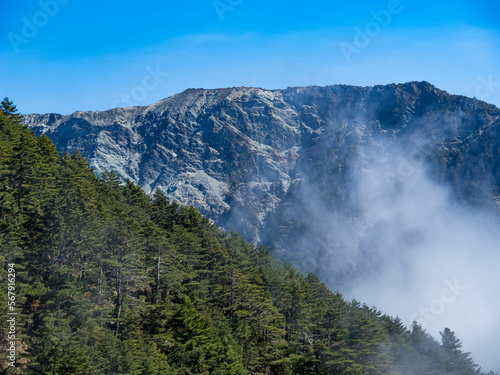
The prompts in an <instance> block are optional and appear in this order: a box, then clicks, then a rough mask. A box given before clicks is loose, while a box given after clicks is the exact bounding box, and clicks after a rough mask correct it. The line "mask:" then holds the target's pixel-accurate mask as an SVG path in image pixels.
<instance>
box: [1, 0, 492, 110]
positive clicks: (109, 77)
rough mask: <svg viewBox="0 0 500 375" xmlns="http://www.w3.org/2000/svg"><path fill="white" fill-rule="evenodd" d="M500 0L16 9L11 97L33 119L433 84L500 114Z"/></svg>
mask: <svg viewBox="0 0 500 375" xmlns="http://www.w3.org/2000/svg"><path fill="white" fill-rule="evenodd" d="M499 15H500V2H498V1H497V0H495V1H477V2H473V1H463V0H455V1H427V0H400V1H398V0H390V1H356V2H340V1H339V2H336V1H332V0H329V1H323V0H317V1H314V0H311V1H309V2H305V1H300V2H298V1H286V2H285V1H274V2H271V1H269V0H266V1H264V0H216V1H214V0H200V1H197V0H189V1H188V0H185V1H182V2H181V1H167V0H163V1H143V2H138V1H132V0H121V1H111V0H108V1H95V0H88V1H85V2H84V1H78V0H41V1H23V2H17V3H16V2H9V3H8V4H4V5H3V7H2V13H1V15H0V21H1V22H0V72H1V73H0V96H1V97H4V96H8V97H9V98H11V99H13V100H14V102H15V103H16V104H17V106H18V108H19V109H20V111H21V112H22V113H47V112H57V113H62V114H69V113H72V112H74V111H77V110H106V109H109V108H112V107H117V106H130V105H147V104H151V103H153V102H155V101H157V100H160V99H163V98H165V97H168V96H170V95H173V94H175V93H178V92H181V91H183V90H185V89H187V88H193V87H194V88H198V87H203V88H218V87H231V86H258V87H263V88H268V89H274V88H286V87H288V86H304V85H332V84H338V83H342V84H353V85H362V86H369V85H374V84H387V83H393V82H394V83H399V82H408V81H421V80H426V81H429V82H431V83H432V84H434V85H436V86H437V87H439V88H441V89H443V90H446V91H448V92H449V93H451V94H461V95H467V96H471V97H473V96H476V97H477V98H478V99H482V100H485V101H487V102H489V103H493V104H496V105H497V106H500V28H499V25H500V17H499Z"/></svg>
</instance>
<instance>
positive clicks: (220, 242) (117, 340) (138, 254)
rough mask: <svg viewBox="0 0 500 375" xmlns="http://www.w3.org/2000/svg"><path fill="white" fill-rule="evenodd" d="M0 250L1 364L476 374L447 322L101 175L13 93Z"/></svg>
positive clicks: (1, 129)
mask: <svg viewBox="0 0 500 375" xmlns="http://www.w3.org/2000/svg"><path fill="white" fill-rule="evenodd" d="M0 247H1V251H0V263H1V268H0V280H1V288H2V292H1V293H0V314H1V316H2V319H1V320H0V322H1V323H0V331H1V332H0V337H1V348H0V350H1V351H2V353H5V352H6V350H7V347H8V340H7V335H8V331H9V324H8V322H7V318H6V317H7V313H8V307H9V305H8V300H9V299H8V298H9V297H8V294H7V290H8V282H9V280H8V277H7V275H8V269H9V268H14V270H15V275H16V278H15V303H16V305H15V311H16V312H17V313H18V315H17V317H16V330H17V331H16V342H17V344H18V346H17V351H16V362H15V366H16V367H9V366H8V362H7V361H6V360H5V356H2V357H1V366H0V368H1V371H2V373H6V374H21V373H22V374H59V375H61V374H72V375H75V374H96V375H101V374H137V375H139V374H141V375H146V374H149V375H153V374H370V375H372V374H405V375H406V374H436V375H437V374H440V375H441V374H457V375H458V374H464V375H468V374H481V370H480V369H478V366H477V365H476V364H474V362H473V360H472V358H471V356H470V353H464V352H462V351H461V349H460V348H461V342H460V340H459V339H458V338H456V337H455V334H454V333H453V331H451V330H450V329H448V328H446V329H443V332H442V342H441V343H439V342H437V341H436V340H435V339H433V338H432V337H431V336H429V335H428V334H427V333H426V332H425V331H424V330H423V329H422V328H421V327H420V326H419V325H417V324H414V325H413V326H412V327H411V328H409V329H408V328H407V327H405V326H404V325H403V324H402V322H401V321H400V320H399V319H398V318H393V317H390V316H387V315H384V314H383V313H382V312H381V311H379V310H377V309H376V308H372V307H369V306H367V305H364V304H362V303H360V302H357V301H346V300H345V299H344V298H343V296H342V295H341V294H340V293H338V292H337V293H334V292H331V291H330V290H328V289H327V288H326V287H325V285H324V284H323V283H322V282H321V281H320V280H319V279H318V278H317V277H316V276H315V275H313V274H309V275H307V276H304V275H302V274H300V273H299V272H297V270H296V269H295V268H293V267H292V266H290V265H289V264H283V263H281V262H278V261H277V260H276V259H275V258H274V257H273V256H272V254H271V253H270V251H269V249H268V248H265V247H259V248H256V247H255V246H253V245H251V244H249V243H248V242H246V241H244V240H243V239H242V238H241V237H240V236H239V235H238V234H236V233H226V232H223V231H221V230H219V229H218V228H217V227H216V226H214V225H213V224H211V223H210V221H209V220H208V219H207V218H206V217H204V216H202V215H201V214H200V212H199V211H198V210H196V209H195V208H193V207H190V206H179V205H177V204H176V203H173V202H169V201H168V200H167V198H166V197H165V195H164V194H163V193H161V192H160V191H157V192H156V193H155V194H154V197H153V199H150V198H149V196H147V195H146V194H145V193H144V192H143V191H142V190H141V189H140V188H139V187H138V186H136V185H135V184H133V183H132V182H130V181H127V182H126V183H125V184H123V183H121V182H120V179H119V178H118V177H117V176H116V175H115V174H113V173H110V172H104V173H103V174H102V176H101V177H100V178H98V177H96V175H95V174H94V173H93V171H92V169H90V168H89V164H88V162H87V161H86V160H85V159H84V158H83V157H82V156H81V154H79V153H78V152H73V153H71V154H68V153H64V154H62V155H59V154H58V152H57V150H56V148H55V146H54V144H53V143H52V142H51V141H50V139H49V138H47V137H46V136H41V137H36V136H35V134H34V133H33V132H32V131H31V130H30V129H29V128H28V127H26V126H23V125H21V118H20V116H19V115H18V114H17V111H16V108H15V106H14V105H13V104H12V102H10V101H8V100H7V99H5V100H4V101H3V102H2V111H0ZM9 264H10V265H12V264H15V266H14V267H8V265H9ZM490 374H492V373H490Z"/></svg>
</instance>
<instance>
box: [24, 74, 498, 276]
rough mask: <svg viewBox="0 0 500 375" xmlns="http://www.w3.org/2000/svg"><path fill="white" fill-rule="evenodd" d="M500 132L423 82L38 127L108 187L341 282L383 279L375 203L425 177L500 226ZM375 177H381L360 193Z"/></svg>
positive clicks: (91, 115)
mask: <svg viewBox="0 0 500 375" xmlns="http://www.w3.org/2000/svg"><path fill="white" fill-rule="evenodd" d="M499 119H500V110H499V109H498V108H496V107H495V106H493V105H489V104H487V103H485V102H482V101H478V100H475V99H471V98H467V97H463V96H454V95H449V94H448V93H446V92H444V91H442V90H439V89H438V88H436V87H434V86H433V85H431V84H429V83H427V82H410V83H406V84H390V85H385V86H374V87H354V86H346V85H335V86H328V87H314V86H313V87H296V88H288V89H285V90H264V89H260V88H247V87H239V88H226V89H216V90H205V89H189V90H186V91H184V92H182V93H180V94H177V95H174V96H172V97H169V98H167V99H164V100H161V101H159V102H157V103H155V104H152V105H150V106H144V107H133V108H117V109H111V110H109V111H104V112H76V113H73V114H71V115H67V116H62V115H59V114H45V115H39V114H33V115H27V116H25V118H24V122H25V124H27V125H28V126H29V127H31V128H32V129H33V130H34V131H35V133H36V134H38V135H40V134H46V135H47V136H48V137H49V138H50V139H52V140H53V141H54V142H55V144H56V145H57V148H58V149H59V150H60V151H63V150H68V151H69V150H71V149H77V150H79V151H80V152H81V153H82V154H83V156H84V157H85V158H87V159H88V160H89V162H90V165H91V167H93V168H94V170H95V171H96V173H97V174H98V175H100V174H102V173H103V171H104V170H112V171H114V172H116V173H117V174H118V175H119V176H120V177H121V178H122V179H124V180H125V179H130V180H132V181H134V182H135V183H137V184H138V185H139V186H141V187H142V188H143V189H144V190H145V191H146V193H148V194H152V193H153V192H154V191H155V190H156V189H161V190H162V191H163V192H165V194H166V196H167V197H168V199H170V200H174V201H177V202H180V203H182V204H189V205H193V206H195V207H196V208H198V209H199V210H200V211H201V212H202V213H203V214H204V215H206V216H207V217H209V218H210V219H211V220H213V221H214V222H215V223H216V224H217V225H218V226H220V227H223V228H226V229H228V230H229V229H231V228H232V227H233V228H235V229H236V230H237V231H238V232H239V233H241V234H242V235H243V236H244V237H245V238H246V239H247V240H250V241H253V242H254V243H259V242H261V241H262V242H263V243H265V244H268V245H272V247H273V249H274V251H275V253H276V254H277V255H278V256H279V257H281V258H282V259H285V260H289V261H291V262H292V263H294V264H295V265H296V266H297V267H299V269H301V270H302V271H305V272H309V271H312V272H316V273H318V274H319V275H320V276H325V275H326V274H328V275H329V277H332V276H331V275H332V274H333V275H334V281H337V282H341V281H343V280H345V279H347V280H350V279H352V278H355V277H357V275H358V274H359V272H360V270H361V269H363V270H364V272H376V266H374V264H376V263H377V261H376V259H375V258H376V256H375V255H373V253H374V251H373V249H371V248H370V250H369V251H371V253H370V254H368V255H369V257H370V262H369V263H370V264H366V265H365V266H363V262H364V263H367V262H366V259H367V254H366V251H365V250H366V249H365V248H366V246H364V245H363V244H364V243H366V238H367V237H366V236H367V234H368V235H369V233H370V232H373V231H375V232H378V229H377V228H378V227H377V225H378V223H379V222H380V220H379V218H378V217H374V216H373V215H371V214H370V213H369V212H368V211H369V209H368V208H367V207H366V202H368V201H370V202H371V201H372V200H375V201H376V200H377V199H388V196H387V192H388V191H391V192H392V193H391V194H393V193H394V191H395V189H396V191H397V190H398V189H400V188H401V186H402V185H404V183H405V182H407V181H409V179H408V177H409V175H412V174H414V175H416V174H415V173H414V171H415V170H419V168H420V167H421V165H422V164H423V165H425V175H426V176H428V178H429V179H430V180H431V181H433V183H436V184H439V185H443V186H448V187H449V189H450V190H451V194H452V195H453V199H454V201H456V202H459V203H460V204H461V205H465V206H470V207H475V208H480V209H485V210H487V211H488V212H491V213H493V214H497V213H498V208H499V206H498V204H497V202H500V168H499V167H500V166H499V162H500V159H499V158H498V150H499V145H500V138H499V137H500V134H499V124H500V120H499ZM367 176H371V177H370V178H372V177H373V176H378V177H376V178H375V180H374V181H372V183H374V184H375V185H373V186H369V187H368V188H366V189H364V191H363V192H360V186H364V185H363V184H361V181H365V180H366V178H367ZM381 177H382V178H381ZM412 178H415V176H412ZM372 180H373V178H372ZM416 183H417V184H421V183H422V181H418V182H416ZM365 185H366V184H365ZM381 187H383V188H381ZM384 197H385V198H384ZM390 199H391V200H392V199H393V197H392V195H391V196H390ZM375 216H377V215H375ZM412 235H413V234H411V233H410V234H408V236H409V237H411V236H412ZM408 236H406V237H405V238H406V239H405V241H406V242H408V240H407V237H408ZM368 238H370V237H369V236H368ZM406 242H405V243H406ZM370 243H371V242H370ZM360 254H364V255H363V256H360Z"/></svg>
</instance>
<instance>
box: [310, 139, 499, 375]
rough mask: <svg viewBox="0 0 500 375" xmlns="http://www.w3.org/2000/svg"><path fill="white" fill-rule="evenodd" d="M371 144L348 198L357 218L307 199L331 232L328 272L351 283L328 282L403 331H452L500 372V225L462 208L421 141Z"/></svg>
mask: <svg viewBox="0 0 500 375" xmlns="http://www.w3.org/2000/svg"><path fill="white" fill-rule="evenodd" d="M373 139H374V140H373V141H372V142H371V143H367V142H361V144H360V145H359V146H358V150H357V156H356V157H354V158H353V159H352V165H351V167H352V169H353V170H355V172H354V173H352V181H351V182H352V183H351V186H350V192H349V196H350V199H351V203H350V204H351V206H352V207H356V211H357V212H358V213H357V214H355V215H346V214H339V213H338V212H326V210H325V209H324V207H325V205H324V204H323V202H321V201H320V200H318V199H316V198H314V197H313V198H310V200H311V204H312V205H313V206H315V208H313V209H317V211H318V212H320V214H319V216H318V218H319V220H318V223H317V225H316V226H317V228H318V229H319V230H327V231H328V229H327V228H329V234H328V235H326V237H325V236H323V237H324V238H325V241H330V240H331V239H332V238H335V241H336V243H337V244H341V245H340V247H341V248H342V250H341V251H340V252H339V251H338V245H337V247H336V253H335V254H334V255H332V257H331V258H332V265H331V267H332V269H333V268H334V267H338V266H339V264H342V265H343V267H344V268H345V269H346V270H345V271H346V272H347V273H349V274H353V271H354V275H355V276H354V280H351V281H350V282H349V283H344V284H343V285H342V286H341V288H339V285H338V282H337V279H335V278H333V276H332V279H328V277H327V278H326V280H325V282H326V283H327V285H328V286H329V287H330V288H331V289H333V290H337V289H339V291H340V292H341V293H342V294H343V295H344V296H345V297H346V298H347V299H356V300H358V301H361V302H365V303H367V304H368V305H371V306H375V307H376V308H378V309H380V310H382V311H383V312H384V313H386V314H389V315H391V316H398V317H400V318H401V320H402V321H403V323H405V324H406V325H407V327H410V326H411V324H412V322H413V321H417V323H419V324H420V325H422V327H423V328H424V329H426V330H427V332H428V333H430V334H431V335H432V336H433V337H434V338H436V339H437V340H438V341H439V342H440V341H441V337H440V334H439V332H442V331H443V330H444V328H445V327H449V328H450V329H451V330H452V331H455V334H456V336H457V337H458V338H459V339H460V340H461V341H462V343H463V347H462V349H461V350H462V351H463V352H472V357H473V359H474V361H475V362H476V363H477V364H479V365H480V366H481V367H482V370H483V371H489V370H493V371H496V372H498V371H500V358H499V357H498V337H500V321H499V320H498V319H497V316H498V311H499V308H500V303H499V301H498V298H497V295H498V289H497V288H498V286H500V254H499V251H498V244H499V243H500V241H499V240H500V233H499V231H498V228H500V222H499V220H498V217H496V216H495V214H493V213H492V212H489V211H486V210H481V209H478V208H474V207H471V206H467V205H465V204H463V203H459V202H458V199H456V198H455V195H454V193H453V191H452V189H451V188H450V186H446V185H443V184H439V183H437V182H435V178H434V177H430V176H431V175H432V172H433V167H432V166H431V165H430V164H429V163H428V162H427V161H426V160H427V158H426V151H425V150H426V149H427V148H426V146H427V145H426V144H425V141H424V139H425V138H424V137H423V136H421V135H419V134H411V135H409V136H408V137H406V138H405V139H406V142H401V141H399V142H395V140H394V139H392V138H389V137H385V136H378V137H374V138H373ZM403 145H404V146H403ZM310 197H311V196H310ZM359 213H360V214H359ZM331 248H332V249H333V248H334V247H333V246H331ZM345 259H350V261H349V262H345V261H344V260H345ZM332 275H333V273H332Z"/></svg>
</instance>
